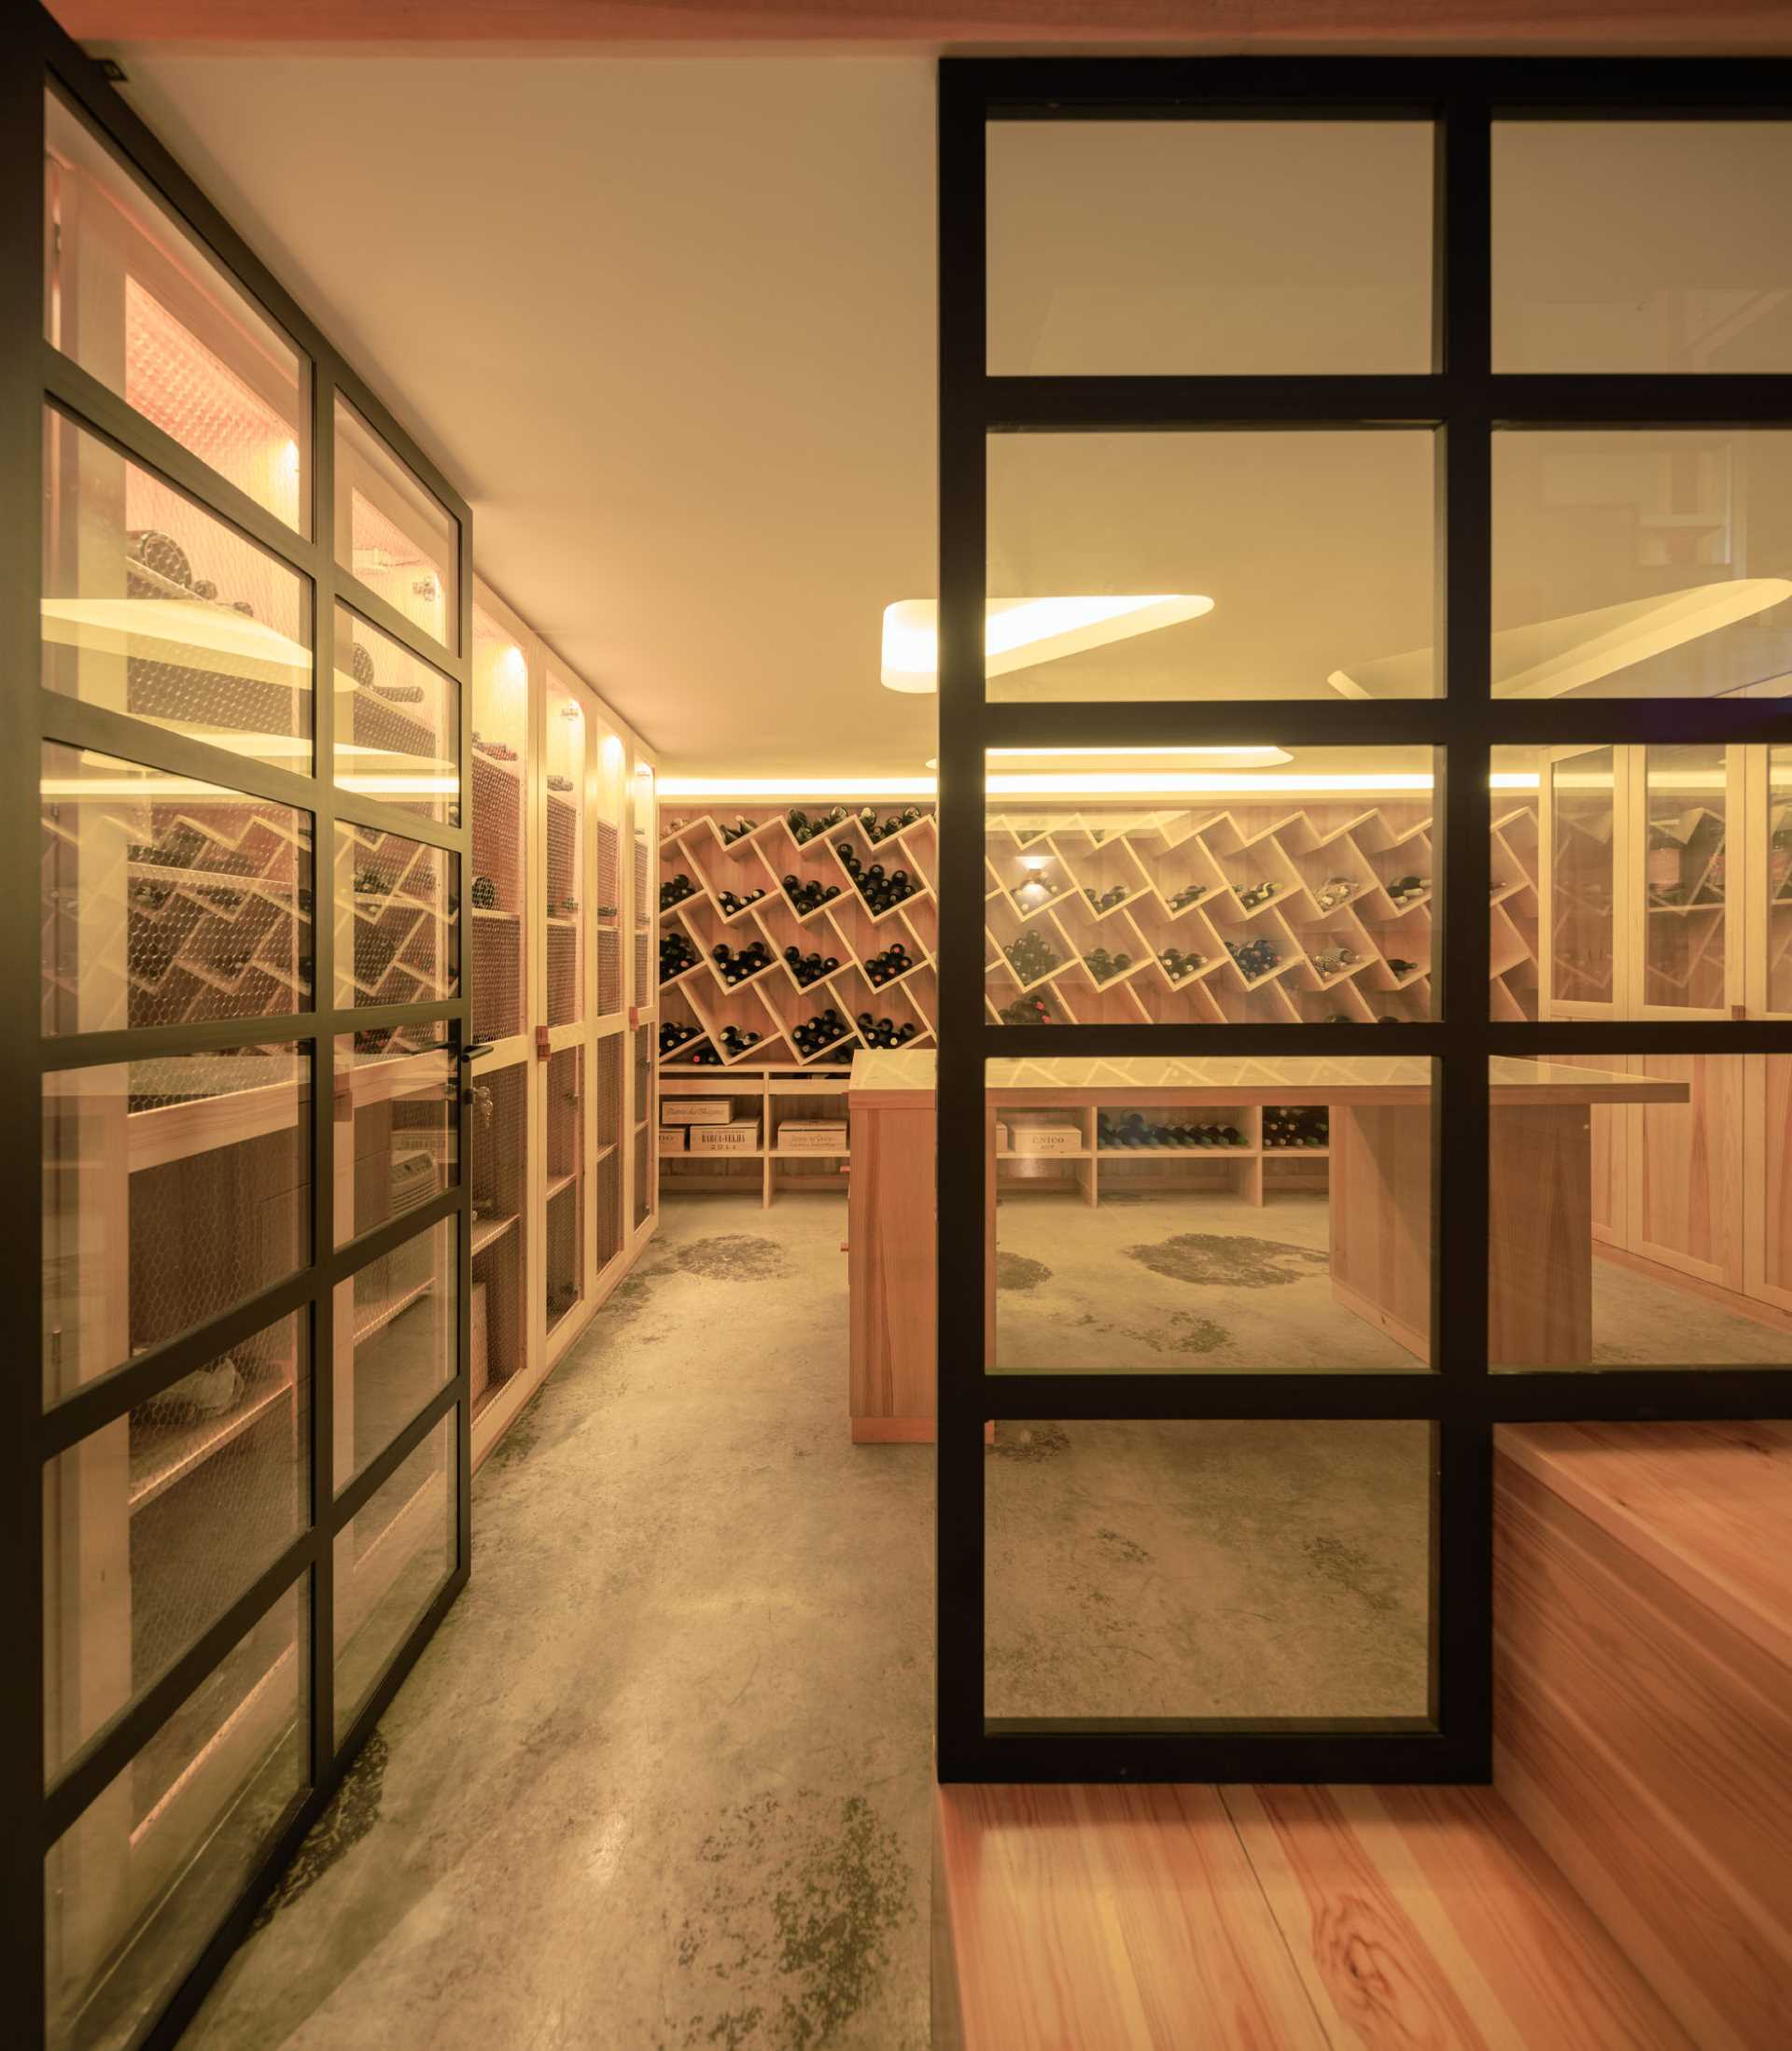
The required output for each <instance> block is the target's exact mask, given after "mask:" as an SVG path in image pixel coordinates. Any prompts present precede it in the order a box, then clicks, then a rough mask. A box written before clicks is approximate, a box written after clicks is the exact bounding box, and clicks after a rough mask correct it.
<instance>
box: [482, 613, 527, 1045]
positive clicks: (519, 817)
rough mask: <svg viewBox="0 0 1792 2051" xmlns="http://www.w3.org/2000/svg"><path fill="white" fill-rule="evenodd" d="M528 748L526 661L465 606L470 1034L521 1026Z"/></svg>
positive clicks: (505, 1032)
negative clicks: (469, 656)
mask: <svg viewBox="0 0 1792 2051" xmlns="http://www.w3.org/2000/svg"><path fill="white" fill-rule="evenodd" d="M528 749H529V666H528V662H527V659H526V658H525V655H524V653H523V651H522V649H521V648H519V647H518V646H517V644H516V643H515V642H514V641H513V640H512V639H511V637H510V636H509V634H507V633H506V632H505V631H504V629H503V628H502V627H501V626H500V625H498V624H497V622H496V621H495V620H493V619H492V618H491V617H490V615H489V614H487V613H485V612H483V611H481V610H480V608H479V607H478V606H475V607H474V608H473V745H472V753H471V755H470V756H469V774H470V777H471V780H472V789H473V880H472V886H471V889H470V891H469V893H468V894H469V919H470V928H469V946H470V947H471V948H472V950H473V961H472V970H471V976H472V981H471V984H470V986H469V987H470V989H471V991H472V999H473V1037H474V1039H476V1040H502V1039H505V1038H507V1037H508V1036H509V1035H510V1034H511V1033H521V1032H522V1030H523V993H524V990H525V989H526V988H527V985H526V982H525V966H524V964H525V960H526V956H525V946H526V942H525V936H524V920H523V914H524V908H525V906H526V905H527V904H528V836H527V831H526V827H525V805H524V788H525V785H524V766H525V763H526V761H527V758H528Z"/></svg>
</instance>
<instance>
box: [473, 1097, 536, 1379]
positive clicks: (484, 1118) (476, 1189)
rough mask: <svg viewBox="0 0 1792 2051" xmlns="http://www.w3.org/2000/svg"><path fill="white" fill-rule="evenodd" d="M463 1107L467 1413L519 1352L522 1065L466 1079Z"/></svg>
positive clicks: (523, 1341) (522, 1324) (522, 1347)
mask: <svg viewBox="0 0 1792 2051" xmlns="http://www.w3.org/2000/svg"><path fill="white" fill-rule="evenodd" d="M472 1092H473V1101H472V1103H471V1105H470V1106H469V1108H468V1111H467V1119H468V1129H469V1139H468V1159H469V1172H470V1174H471V1178H472V1190H471V1198H472V1206H473V1281H472V1312H473V1321H472V1358H471V1361H470V1363H469V1365H470V1367H471V1370H472V1392H473V1404H474V1409H475V1413H477V1412H478V1410H479V1409H480V1408H482V1407H483V1404H484V1403H485V1401H486V1399H487V1398H489V1397H490V1395H491V1394H492V1392H493V1391H494V1390H495V1389H496V1388H497V1386H498V1385H499V1384H502V1383H504V1382H508V1381H509V1380H510V1378H511V1375H513V1374H514V1373H516V1371H517V1370H518V1369H519V1368H521V1367H522V1366H523V1364H524V1361H525V1357H526V1348H527V1344H528V1324H527V1317H526V1314H525V1298H524V1291H523V1281H524V1276H525V1273H526V1268H525V1246H526V1234H527V1231H528V1215H527V1214H528V1202H527V1197H528V1071H527V1069H526V1068H525V1066H524V1064H523V1063H521V1062H518V1063H516V1064H514V1065H513V1066H511V1067H509V1068H492V1069H486V1070H485V1071H484V1072H483V1074H481V1075H478V1076H476V1077H475V1078H474V1081H473V1085H472Z"/></svg>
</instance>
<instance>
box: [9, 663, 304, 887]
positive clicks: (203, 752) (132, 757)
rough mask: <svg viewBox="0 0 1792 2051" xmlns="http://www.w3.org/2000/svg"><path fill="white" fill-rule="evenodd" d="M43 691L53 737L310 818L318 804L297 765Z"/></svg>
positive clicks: (47, 729) (47, 732)
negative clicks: (281, 764) (294, 767)
mask: <svg viewBox="0 0 1792 2051" xmlns="http://www.w3.org/2000/svg"><path fill="white" fill-rule="evenodd" d="M41 695H42V697H43V700H44V703H43V709H42V723H43V734H44V738H45V740H47V741H61V742H62V743H63V745H64V746H65V747H69V748H88V749H91V750H92V751H93V752H94V753H96V754H103V755H112V756H115V757H117V758H118V759H119V761H121V762H129V763H131V764H132V765H133V766H135V767H137V768H142V769H156V770H160V771H161V772H163V773H164V774H166V775H168V776H182V777H191V778H192V780H194V781H195V782H196V783H214V784H217V785H218V786H219V787H220V788H222V789H227V790H229V791H231V792H240V793H241V794H243V795H245V796H246V797H253V798H259V799H260V800H261V801H262V802H263V803H265V804H269V805H286V806H289V807H290V808H292V809H293V810H294V811H297V812H302V813H303V814H305V816H306V817H307V818H309V817H310V816H311V814H312V812H313V811H314V810H315V807H316V802H317V789H316V785H315V783H314V782H313V780H311V778H309V777H307V776H303V775H301V774H300V773H299V772H297V771H295V770H291V769H281V768H277V767H275V766H274V765H273V764H272V763H266V762H256V761H252V760H251V759H250V758H249V757H248V756H247V755H235V754H232V753H231V752H230V750H229V749H227V748H214V747H213V746H212V744H211V743H210V742H209V741H204V740H197V739H195V738H193V737H192V736H191V735H189V734H183V733H180V732H178V731H176V729H175V728H174V727H172V726H158V725H153V724H151V723H150V722H149V721H147V720H141V719H134V718H133V717H132V715H131V714H130V713H129V712H116V711H114V710H113V709H111V707H110V706H105V705H95V704H93V703H92V702H91V700H89V699H87V698H77V697H71V696H70V695H68V694H67V693H66V692H64V691H44V692H43V693H42V694H41ZM314 853H315V850H314Z"/></svg>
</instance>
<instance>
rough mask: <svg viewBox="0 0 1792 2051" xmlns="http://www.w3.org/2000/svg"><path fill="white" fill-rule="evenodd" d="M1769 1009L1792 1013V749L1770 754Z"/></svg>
mask: <svg viewBox="0 0 1792 2051" xmlns="http://www.w3.org/2000/svg"><path fill="white" fill-rule="evenodd" d="M1767 829H1768V831H1767V1008H1768V1009H1769V1010H1770V1011H1792V748H1770V749H1769V750H1768V752H1767Z"/></svg>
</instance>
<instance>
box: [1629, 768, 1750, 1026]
mask: <svg viewBox="0 0 1792 2051" xmlns="http://www.w3.org/2000/svg"><path fill="white" fill-rule="evenodd" d="M1726 753H1727V751H1726V750H1725V749H1724V748H1723V747H1722V746H1716V747H1687V746H1679V747H1661V748H1655V747H1652V748H1647V749H1645V751H1644V764H1645V769H1644V787H1645V799H1646V804H1647V819H1646V822H1645V830H1646V833H1647V836H1648V838H1647V846H1646V850H1645V855H1644V930H1645V942H1644V953H1643V1002H1644V1003H1645V1004H1672V1005H1673V1006H1674V1007H1675V1008H1676V1009H1680V1010H1687V1011H1719V1010H1721V1009H1722V1007H1723V1004H1724V992H1725V988H1726V984H1725V974H1724V929H1725V924H1726V919H1725V913H1726V907H1727V904H1728V899H1729V884H1728V881H1727V866H1726V834H1725V824H1726V805H1725V792H1726V787H1727V783H1728V775H1727V771H1726V767H1725V760H1726Z"/></svg>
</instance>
